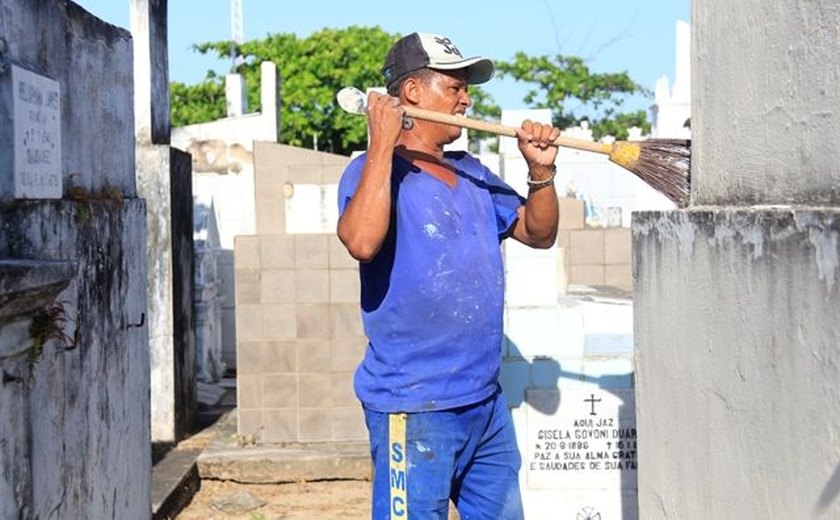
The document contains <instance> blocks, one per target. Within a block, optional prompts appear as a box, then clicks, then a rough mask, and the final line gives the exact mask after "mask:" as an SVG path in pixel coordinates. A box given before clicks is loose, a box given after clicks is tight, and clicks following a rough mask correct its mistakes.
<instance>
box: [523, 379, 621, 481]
mask: <svg viewBox="0 0 840 520" xmlns="http://www.w3.org/2000/svg"><path fill="white" fill-rule="evenodd" d="M539 399H545V400H553V401H555V403H556V400H557V391H556V390H539V391H530V392H529V395H528V400H529V402H530V403H531V405H532V406H530V407H529V408H528V412H527V414H528V415H527V433H526V435H527V438H526V441H525V442H526V453H524V454H523V455H524V460H523V464H522V466H523V469H524V470H525V472H526V482H527V486H528V487H529V488H533V489H565V490H587V489H589V490H594V489H601V490H604V489H612V490H615V491H616V492H620V490H630V489H636V415H635V401H634V393H633V389H632V388H621V389H602V388H598V387H589V386H582V387H580V388H563V389H562V390H560V402H559V406H558V407H556V411H555V412H554V413H553V414H551V415H546V414H544V413H542V412H540V411H539V410H546V409H552V407H551V406H545V407H541V406H535V404H536V405H538V404H539V403H536V401H535V400H539Z"/></svg>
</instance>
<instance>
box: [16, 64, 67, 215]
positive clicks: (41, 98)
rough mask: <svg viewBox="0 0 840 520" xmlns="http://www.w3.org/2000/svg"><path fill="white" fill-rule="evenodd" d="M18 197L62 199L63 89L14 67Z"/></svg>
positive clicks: (53, 81)
mask: <svg viewBox="0 0 840 520" xmlns="http://www.w3.org/2000/svg"><path fill="white" fill-rule="evenodd" d="M11 69H12V70H11V78H12V106H13V109H12V123H13V127H14V138H13V139H14V194H13V195H14V197H15V198H23V199H57V198H61V86H60V85H59V83H58V81H55V80H52V79H50V78H47V77H45V76H41V75H39V74H35V73H34V72H30V71H28V70H26V69H23V68H21V67H18V66H16V65H12V67H11Z"/></svg>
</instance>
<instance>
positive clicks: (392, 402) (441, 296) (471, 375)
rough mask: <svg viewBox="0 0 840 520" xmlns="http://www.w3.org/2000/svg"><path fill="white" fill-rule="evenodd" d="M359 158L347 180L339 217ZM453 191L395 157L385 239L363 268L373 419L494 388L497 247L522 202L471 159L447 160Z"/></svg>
mask: <svg viewBox="0 0 840 520" xmlns="http://www.w3.org/2000/svg"><path fill="white" fill-rule="evenodd" d="M364 159H365V158H364V155H362V156H360V157H357V158H356V159H355V160H353V161H352V162H351V163H350V164H349V165H348V166H347V169H346V170H345V171H344V174H343V175H342V178H341V182H340V184H339V189H338V206H339V213H343V212H344V209H345V208H346V207H347V204H348V202H349V201H350V199H351V198H352V197H353V194H354V193H355V191H356V188H357V186H358V184H359V179H360V178H361V173H362V168H363V166H364ZM446 159H447V161H448V162H449V164H451V165H452V166H453V167H454V168H455V169H456V171H457V180H456V184H455V186H454V187H450V186H449V185H447V184H446V183H444V182H442V181H440V180H439V179H437V178H435V177H433V176H432V175H430V174H428V173H426V172H423V171H421V170H419V169H418V168H417V167H416V166H414V165H412V164H411V163H410V162H409V161H407V160H405V159H402V158H400V157H399V156H397V155H395V156H394V160H393V170H392V213H391V223H390V226H389V230H388V235H387V237H386V239H385V242H384V243H383V246H382V248H381V250H380V251H379V253H378V254H377V256H376V258H375V259H374V260H373V261H372V262H370V263H365V264H360V276H361V304H362V319H363V322H364V328H365V333H366V335H367V337H368V339H369V343H368V347H367V350H366V352H365V355H364V358H363V360H362V362H361V364H360V365H359V367H358V368H357V370H356V374H355V390H356V395H357V396H358V398H359V400H360V401H362V403H363V405H364V406H365V407H367V408H370V409H372V410H375V411H379V412H398V411H401V412H416V411H425V410H442V409H447V408H454V407H457V406H463V405H467V404H472V403H475V402H478V401H481V400H483V399H485V398H487V397H488V396H490V395H491V394H492V393H493V392H494V391H495V389H496V388H497V379H498V376H499V367H500V362H501V344H502V339H503V336H502V313H503V304H504V267H503V265H502V255H501V248H500V242H501V240H502V239H503V237H504V235H505V234H506V233H507V231H508V230H509V229H510V228H511V226H512V225H513V224H514V222H515V221H516V218H517V209H518V208H519V207H520V206H521V205H522V204H523V203H524V199H522V197H520V196H519V195H518V194H516V192H515V191H514V190H513V189H512V188H511V187H510V186H508V185H507V184H506V183H505V182H504V181H502V180H501V179H500V178H499V177H497V176H496V175H495V174H493V173H492V172H491V171H490V170H488V169H487V168H486V167H485V166H483V165H482V164H481V163H480V162H479V161H478V160H477V159H475V158H474V157H472V156H471V155H469V154H466V153H462V152H456V153H447V154H446Z"/></svg>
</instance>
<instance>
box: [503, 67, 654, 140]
mask: <svg viewBox="0 0 840 520" xmlns="http://www.w3.org/2000/svg"><path fill="white" fill-rule="evenodd" d="M497 68H498V71H499V73H500V75H501V76H502V77H505V76H507V77H511V78H513V79H515V80H516V81H521V82H523V83H528V84H531V85H533V88H531V89H530V90H528V91H527V93H526V94H525V97H524V98H523V101H524V102H525V103H526V104H527V105H528V106H530V107H532V108H548V109H550V110H551V113H552V122H553V124H554V126H557V127H558V128H567V127H569V126H573V125H577V124H579V123H580V122H581V121H583V120H588V121H589V125H590V128H592V130H593V134H594V136H595V138H596V139H598V138H600V137H602V136H604V135H613V136H615V137H616V138H619V139H625V138H626V137H627V129H628V128H630V127H633V126H638V127H640V128H642V130H643V131H644V132H647V131H649V130H650V123H649V122H648V120H647V114H646V112H645V111H644V110H639V111H636V112H629V113H625V112H620V111H619V109H620V108H621V106H622V104H623V103H624V101H625V100H626V99H627V98H628V97H629V96H631V95H634V94H643V95H647V94H648V91H647V90H646V89H645V88H644V87H642V86H641V85H639V84H638V83H636V82H634V81H633V80H632V79H631V78H630V76H629V74H628V73H627V72H626V71H625V72H618V73H594V72H592V71H591V70H590V69H589V67H588V66H587V65H586V63H585V62H584V60H583V59H581V58H579V57H577V56H564V55H560V54H558V55H557V56H555V57H554V58H553V59H552V58H550V57H548V56H536V57H532V56H528V55H526V54H525V53H523V52H517V53H516V55H514V58H513V60H512V61H510V62H500V63H498V64H497Z"/></svg>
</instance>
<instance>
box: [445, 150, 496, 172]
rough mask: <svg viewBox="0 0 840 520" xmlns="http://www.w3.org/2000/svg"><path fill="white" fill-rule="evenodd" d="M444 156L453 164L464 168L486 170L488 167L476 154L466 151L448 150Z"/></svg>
mask: <svg viewBox="0 0 840 520" xmlns="http://www.w3.org/2000/svg"><path fill="white" fill-rule="evenodd" d="M443 156H444V157H445V158H446V160H447V161H449V162H450V163H451V164H453V165H455V166H457V167H458V168H460V169H462V170H486V169H487V168H486V167H485V166H484V165H483V164H481V161H479V160H478V158H476V157H475V156H474V155H472V154H471V153H469V152H465V151H461V150H458V151H447V152H444V154H443Z"/></svg>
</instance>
